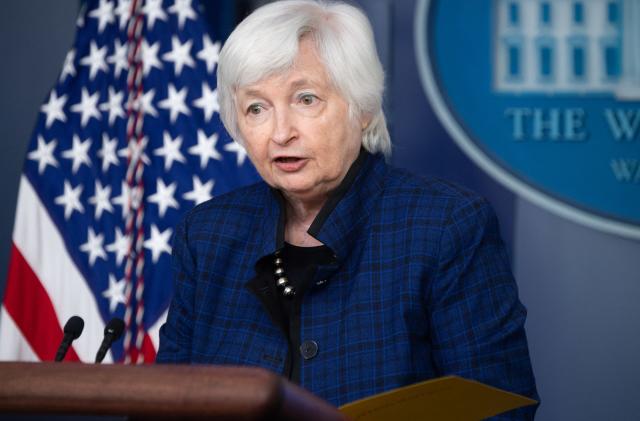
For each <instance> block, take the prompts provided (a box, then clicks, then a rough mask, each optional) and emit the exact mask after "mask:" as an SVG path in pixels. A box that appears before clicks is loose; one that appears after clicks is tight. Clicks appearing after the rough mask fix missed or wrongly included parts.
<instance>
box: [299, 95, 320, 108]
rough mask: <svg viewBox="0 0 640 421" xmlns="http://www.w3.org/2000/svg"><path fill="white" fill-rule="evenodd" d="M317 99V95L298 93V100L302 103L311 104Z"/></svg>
mask: <svg viewBox="0 0 640 421" xmlns="http://www.w3.org/2000/svg"><path fill="white" fill-rule="evenodd" d="M317 100H318V97H317V96H315V95H313V94H302V95H300V102H301V103H302V104H304V105H313V104H315V103H316V101H317Z"/></svg>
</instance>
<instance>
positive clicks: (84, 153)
mask: <svg viewBox="0 0 640 421" xmlns="http://www.w3.org/2000/svg"><path fill="white" fill-rule="evenodd" d="M89 148H91V139H90V138H87V139H85V140H83V141H82V142H81V141H80V138H79V137H78V135H76V134H74V135H73V146H71V149H67V150H66V151H63V152H62V157H63V158H66V159H71V160H73V163H72V164H71V172H73V173H74V174H75V173H77V172H78V169H80V166H81V165H82V164H85V165H86V166H87V167H90V166H91V159H89V154H88V153H89Z"/></svg>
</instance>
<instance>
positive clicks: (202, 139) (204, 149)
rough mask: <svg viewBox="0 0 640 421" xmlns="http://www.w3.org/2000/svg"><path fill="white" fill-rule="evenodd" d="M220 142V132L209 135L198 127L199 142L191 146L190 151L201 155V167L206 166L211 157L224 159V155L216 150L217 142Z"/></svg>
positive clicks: (192, 153)
mask: <svg viewBox="0 0 640 421" xmlns="http://www.w3.org/2000/svg"><path fill="white" fill-rule="evenodd" d="M217 142H218V134H217V133H213V134H212V135H211V136H209V137H207V135H206V134H205V133H204V131H202V130H200V129H198V144H197V145H194V146H192V147H190V148H189V149H188V152H189V153H190V154H191V155H199V156H200V167H201V168H203V169H204V168H205V167H206V166H207V164H208V163H209V159H211V158H213V159H215V160H218V161H220V160H222V155H220V153H219V152H218V151H217V150H216V143H217Z"/></svg>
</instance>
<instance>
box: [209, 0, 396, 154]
mask: <svg viewBox="0 0 640 421" xmlns="http://www.w3.org/2000/svg"><path fill="white" fill-rule="evenodd" d="M307 35H310V36H311V37H312V39H313V41H314V43H315V46H316V49H317V52H318V55H319V56H320V58H321V60H322V61H323V63H324V64H325V67H326V71H327V73H328V75H329V77H330V79H331V81H332V83H333V85H334V86H335V88H336V89H337V90H338V92H340V94H341V95H342V96H343V97H344V98H345V100H346V101H347V103H348V104H349V117H350V118H356V119H360V118H366V119H369V124H368V125H367V127H366V128H365V130H364V131H363V135H362V146H363V147H364V148H365V149H366V150H367V151H369V152H371V153H377V152H382V153H383V154H384V155H385V156H387V157H389V156H390V154H391V140H390V138H389V132H388V130H387V124H386V120H385V117H384V113H383V111H382V94H383V92H384V71H383V70H382V65H381V64H380V60H379V59H378V54H377V52H376V45H375V41H374V38H373V31H372V29H371V25H370V23H369V20H368V19H367V17H366V16H365V15H364V13H363V12H362V11H360V10H359V9H358V8H356V7H354V6H351V5H348V4H345V3H334V2H326V1H314V0H283V1H278V2H274V3H270V4H267V5H265V6H262V7H260V8H258V9H256V10H255V11H254V12H253V13H252V14H250V15H249V16H248V17H247V18H245V19H244V20H243V21H242V22H241V23H240V24H239V25H238V26H237V27H236V28H235V30H234V31H233V32H232V33H231V35H230V36H229V38H228V39H227V41H226V43H225V44H224V47H223V48H222V51H221V52H220V58H219V61H218V82H217V83H218V86H217V89H218V102H219V104H220V117H221V119H222V122H223V123H224V125H225V127H226V128H227V131H228V132H229V133H230V134H231V136H232V137H233V138H234V139H235V140H236V141H237V142H239V143H241V144H242V143H243V140H242V137H241V135H240V131H239V129H238V123H237V118H236V103H235V101H236V98H235V95H236V91H237V89H238V88H240V87H244V86H247V85H251V84H253V83H256V82H258V81H260V80H262V79H264V78H265V77H268V76H272V75H277V74H281V73H284V72H286V71H287V70H289V69H290V68H291V67H292V65H293V62H294V60H295V58H296V56H297V54H298V46H299V42H300V39H301V38H302V37H303V36H307Z"/></svg>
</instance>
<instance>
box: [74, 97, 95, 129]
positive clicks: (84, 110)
mask: <svg viewBox="0 0 640 421" xmlns="http://www.w3.org/2000/svg"><path fill="white" fill-rule="evenodd" d="M99 99H100V92H98V91H96V92H95V93H94V94H93V95H89V91H87V89H86V88H82V98H81V99H80V102H78V103H77V104H74V105H72V106H71V111H73V112H74V113H80V114H81V117H80V125H82V127H84V126H86V125H87V123H88V122H89V119H90V118H91V117H93V118H95V119H99V118H100V111H98V100H99Z"/></svg>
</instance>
